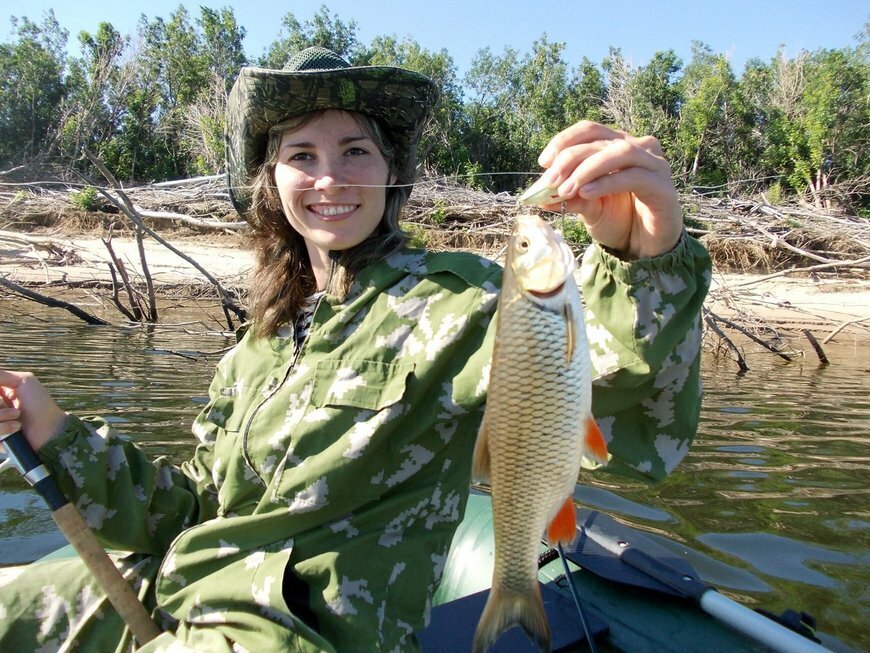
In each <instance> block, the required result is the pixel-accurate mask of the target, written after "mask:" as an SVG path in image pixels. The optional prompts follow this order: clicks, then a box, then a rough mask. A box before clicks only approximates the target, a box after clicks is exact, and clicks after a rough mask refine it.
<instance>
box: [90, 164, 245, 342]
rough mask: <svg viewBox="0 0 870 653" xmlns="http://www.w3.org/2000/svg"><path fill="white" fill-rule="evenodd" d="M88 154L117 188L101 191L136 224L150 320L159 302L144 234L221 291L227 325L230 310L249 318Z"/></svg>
mask: <svg viewBox="0 0 870 653" xmlns="http://www.w3.org/2000/svg"><path fill="white" fill-rule="evenodd" d="M84 154H85V156H86V157H87V158H88V159H89V160H90V161H91V163H93V164H94V165H95V166H96V167H97V169H98V170H99V171H100V172H101V173H102V174H103V176H104V177H106V179H107V180H108V181H109V183H111V184H112V188H113V190H114V195H113V194H112V193H110V192H109V191H108V190H106V189H103V188H100V189H99V191H100V193H101V194H102V195H103V196H104V197H106V199H108V200H109V201H110V202H112V204H114V205H115V206H116V207H118V208H119V209H120V210H121V211H123V212H124V213H125V214H126V216H127V217H128V218H130V220H131V221H132V222H133V224H134V225H135V226H136V232H135V233H136V241H137V243H138V245H139V253H140V258H141V263H142V268H143V274H144V276H145V280H146V285H147V288H148V308H149V320H150V321H152V322H156V321H157V309H156V301H155V297H154V285H153V280H152V279H151V276H150V275H149V274H148V267H147V262H146V259H145V251H144V248H143V245H142V233H143V232H144V233H147V234H148V235H149V236H151V237H152V238H153V239H154V240H156V241H157V242H158V243H160V244H161V245H163V246H164V247H166V248H167V249H168V250H170V251H171V252H172V253H173V254H176V255H177V256H178V257H179V258H181V259H183V260H184V261H187V262H188V263H189V264H190V265H192V266H193V267H194V268H196V269H197V270H198V271H199V272H200V273H201V274H202V275H203V276H204V277H205V278H206V279H207V280H208V281H209V283H211V284H212V285H213V286H214V287H215V288H216V289H217V291H218V294H219V295H220V298H221V306H222V307H223V310H224V316H225V317H226V320H227V327H228V328H229V329H230V330H233V329H234V328H235V327H234V324H233V321H232V318H231V317H230V314H229V313H230V312H232V313H234V314H235V315H236V317H237V318H239V321H240V322H244V320H245V318H246V312H245V310H244V309H243V308H241V307H240V306H239V305H238V304H237V303H236V298H235V297H234V296H233V294H232V293H230V292H229V291H228V290H227V289H226V288H224V287H223V285H222V284H221V283H220V281H218V280H217V279H216V278H215V277H214V276H212V275H211V274H210V273H209V272H208V271H207V270H206V269H205V268H204V267H202V266H201V265H200V264H199V263H197V262H196V261H195V260H194V259H192V258H191V257H189V256H187V255H186V254H184V253H183V252H182V251H181V250H179V249H178V248H176V247H174V246H173V245H171V244H170V243H169V242H167V241H166V240H164V239H163V238H162V237H161V236H160V235H159V234H157V233H156V232H155V231H154V230H153V229H151V228H150V227H148V226H146V225H145V223H144V221H143V220H142V216H141V215H140V214H139V212H138V211H137V210H136V207H135V206H134V205H133V203H132V202H131V201H130V198H129V197H128V196H127V194H126V193H125V192H123V191H122V190H121V189H120V184H118V182H117V181H116V180H115V179H114V177H113V176H112V174H111V173H110V172H109V171H108V170H107V169H106V167H105V166H104V165H103V163H102V162H101V161H100V160H99V159H98V158H97V157H96V156H94V155H93V154H92V153H90V152H88V151H87V150H85V151H84Z"/></svg>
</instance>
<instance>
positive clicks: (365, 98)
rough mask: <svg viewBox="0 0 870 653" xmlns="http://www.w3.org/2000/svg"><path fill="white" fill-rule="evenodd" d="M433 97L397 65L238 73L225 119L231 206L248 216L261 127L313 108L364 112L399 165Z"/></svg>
mask: <svg viewBox="0 0 870 653" xmlns="http://www.w3.org/2000/svg"><path fill="white" fill-rule="evenodd" d="M437 99H438V88H437V86H436V85H435V83H434V82H433V81H432V80H431V79H429V78H428V77H426V76H425V75H422V74H420V73H416V72H414V71H410V70H405V69H403V68H395V67H388V66H363V67H351V68H338V69H334V70H304V71H288V70H271V69H267V68H255V67H245V68H242V70H241V72H240V73H239V76H238V79H236V82H235V84H234V85H233V88H232V91H230V95H229V99H228V102H227V114H226V116H227V118H226V121H227V126H226V157H227V177H228V184H229V192H230V199H231V200H232V202H233V205H234V206H235V207H236V210H237V211H238V212H239V214H240V215H241V216H242V217H245V218H247V217H248V212H249V210H250V208H251V181H252V179H253V176H254V175H255V174H256V173H257V170H258V169H259V167H260V166H261V165H262V164H263V159H264V157H265V153H266V145H267V141H268V138H269V130H270V129H271V128H272V127H274V126H275V125H277V124H279V123H281V122H283V121H284V120H286V119H287V118H290V117H292V116H296V115H300V114H303V113H308V112H310V111H316V110H319V109H343V110H346V111H358V112H360V113H365V114H367V115H369V116H372V117H374V118H377V119H378V120H380V122H381V123H382V125H383V127H384V129H385V130H386V132H387V135H388V136H389V138H390V141H391V142H392V144H393V145H394V147H395V148H396V154H397V158H399V159H400V161H398V162H397V163H399V164H400V165H401V164H402V163H404V160H407V158H408V157H409V156H410V155H411V154H412V153H413V151H414V150H415V148H416V147H417V142H418V141H419V139H420V135H421V133H422V131H423V128H424V126H425V124H426V120H427V118H428V116H429V114H430V112H431V111H432V108H433V106H434V104H435V102H436V100H437Z"/></svg>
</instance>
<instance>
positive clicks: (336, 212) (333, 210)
mask: <svg viewBox="0 0 870 653" xmlns="http://www.w3.org/2000/svg"><path fill="white" fill-rule="evenodd" d="M358 207H359V205H358V204H309V206H308V210H309V211H311V212H312V213H316V214H317V215H319V216H320V217H321V218H325V219H332V220H335V219H339V220H340V219H341V218H343V217H345V216H347V215H349V214H351V213H353V212H354V211H356V210H357V208H358Z"/></svg>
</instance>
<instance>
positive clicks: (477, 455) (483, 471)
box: [471, 415, 490, 483]
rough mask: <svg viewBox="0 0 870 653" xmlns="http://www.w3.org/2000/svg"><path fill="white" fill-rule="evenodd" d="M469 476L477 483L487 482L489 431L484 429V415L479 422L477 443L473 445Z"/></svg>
mask: <svg viewBox="0 0 870 653" xmlns="http://www.w3.org/2000/svg"><path fill="white" fill-rule="evenodd" d="M471 461H472V462H471V475H472V476H473V477H474V480H475V481H477V482H479V483H488V482H489V462H490V461H489V431H488V430H487V428H486V415H484V416H483V420H482V421H481V422H480V429H479V430H478V431H477V441H476V442H475V443H474V457H473V458H472V459H471Z"/></svg>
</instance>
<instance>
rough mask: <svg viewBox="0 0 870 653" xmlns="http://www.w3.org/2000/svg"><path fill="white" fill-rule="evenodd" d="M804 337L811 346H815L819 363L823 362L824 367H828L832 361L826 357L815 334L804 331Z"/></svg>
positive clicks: (807, 330)
mask: <svg viewBox="0 0 870 653" xmlns="http://www.w3.org/2000/svg"><path fill="white" fill-rule="evenodd" d="M803 333H804V335H805V336H806V337H807V340H809V341H810V344H811V345H812V346H813V349H815V350H816V356H818V357H819V361H821V363H822V365H828V364H829V363H830V361H829V360H828V357H827V356H826V355H825V350H824V349H822V346H821V345H820V344H819V341H818V340H816V337H815V336H814V335H813V332H812V331H810V330H809V329H804V330H803Z"/></svg>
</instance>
